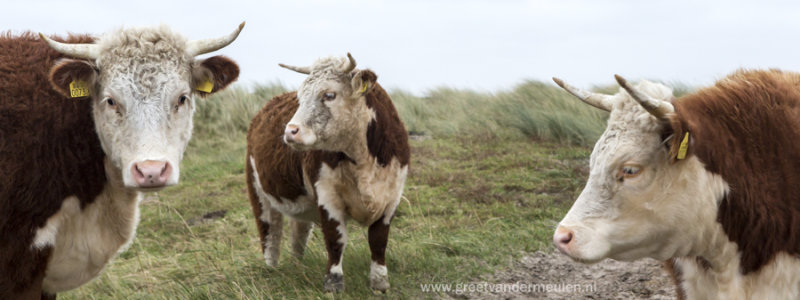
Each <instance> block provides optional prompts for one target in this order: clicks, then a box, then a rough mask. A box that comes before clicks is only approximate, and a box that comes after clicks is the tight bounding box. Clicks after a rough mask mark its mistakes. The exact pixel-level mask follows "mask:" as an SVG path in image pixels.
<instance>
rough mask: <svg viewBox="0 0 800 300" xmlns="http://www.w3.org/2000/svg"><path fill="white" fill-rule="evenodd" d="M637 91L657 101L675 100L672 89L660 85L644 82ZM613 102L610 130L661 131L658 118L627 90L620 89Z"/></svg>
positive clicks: (640, 83) (638, 86)
mask: <svg viewBox="0 0 800 300" xmlns="http://www.w3.org/2000/svg"><path fill="white" fill-rule="evenodd" d="M636 89H637V90H639V91H641V92H642V93H645V94H647V95H650V97H653V98H655V99H660V100H664V101H668V102H672V99H673V96H672V89H670V88H669V87H667V86H665V85H663V84H660V83H654V82H650V81H647V80H642V81H640V82H639V84H638V85H637V86H636ZM613 101H614V102H613V108H612V109H611V115H610V116H609V118H608V120H609V122H608V130H611V129H612V128H615V129H618V128H639V129H641V130H644V131H658V130H661V128H662V124H661V123H660V122H658V120H657V119H656V117H654V116H653V115H652V114H650V113H648V112H647V111H646V110H645V109H644V108H643V107H642V106H641V105H640V104H639V103H638V102H636V100H634V99H633V98H632V97H631V96H630V95H629V94H628V92H626V91H625V89H623V88H619V92H618V93H617V94H616V95H614V100H613Z"/></svg>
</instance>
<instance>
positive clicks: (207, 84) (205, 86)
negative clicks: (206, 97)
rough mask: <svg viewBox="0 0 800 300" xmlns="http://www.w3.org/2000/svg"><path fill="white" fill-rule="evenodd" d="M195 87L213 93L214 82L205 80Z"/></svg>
mask: <svg viewBox="0 0 800 300" xmlns="http://www.w3.org/2000/svg"><path fill="white" fill-rule="evenodd" d="M194 89H195V90H198V91H201V92H206V93H211V91H212V90H213V89H214V84H213V83H211V80H206V81H203V83H201V84H198V85H197V87H195V88H194Z"/></svg>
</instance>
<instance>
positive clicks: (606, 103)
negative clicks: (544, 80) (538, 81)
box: [553, 77, 611, 111]
mask: <svg viewBox="0 0 800 300" xmlns="http://www.w3.org/2000/svg"><path fill="white" fill-rule="evenodd" d="M553 81H555V82H556V84H558V86H560V87H561V88H562V89H564V90H566V91H567V92H569V93H570V94H572V95H574V96H575V97H578V99H581V100H583V102H586V104H589V105H591V106H594V107H596V108H599V109H602V110H605V111H611V101H610V100H609V99H610V98H611V96H609V95H603V94H600V93H592V92H588V91H584V90H582V89H579V88H576V87H574V86H571V85H569V84H567V83H566V82H564V81H563V80H561V79H559V78H556V77H553Z"/></svg>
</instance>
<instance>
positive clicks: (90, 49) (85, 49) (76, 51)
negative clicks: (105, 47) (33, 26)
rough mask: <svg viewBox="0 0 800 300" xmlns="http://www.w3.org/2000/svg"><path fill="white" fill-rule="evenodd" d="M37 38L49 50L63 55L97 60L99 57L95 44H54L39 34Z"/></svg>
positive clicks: (97, 47) (54, 42)
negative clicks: (43, 42)
mask: <svg viewBox="0 0 800 300" xmlns="http://www.w3.org/2000/svg"><path fill="white" fill-rule="evenodd" d="M39 37H40V38H41V39H42V40H44V41H45V42H46V43H47V45H49V46H50V48H53V50H56V51H58V52H60V53H62V54H64V55H68V56H72V57H77V58H85V59H97V58H98V57H99V56H100V46H98V45H95V44H67V43H62V42H56V41H54V40H51V39H50V38H48V37H46V36H45V35H44V34H42V33H41V32H40V33H39Z"/></svg>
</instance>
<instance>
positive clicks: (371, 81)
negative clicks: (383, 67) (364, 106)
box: [350, 69, 378, 98]
mask: <svg viewBox="0 0 800 300" xmlns="http://www.w3.org/2000/svg"><path fill="white" fill-rule="evenodd" d="M377 80H378V75H375V73H374V72H372V70H369V69H366V70H358V71H356V72H355V73H354V74H353V79H352V80H351V81H350V84H351V85H352V88H353V98H358V97H361V96H362V95H365V94H367V93H369V91H371V90H372V87H373V86H374V85H375V82H376V81H377Z"/></svg>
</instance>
